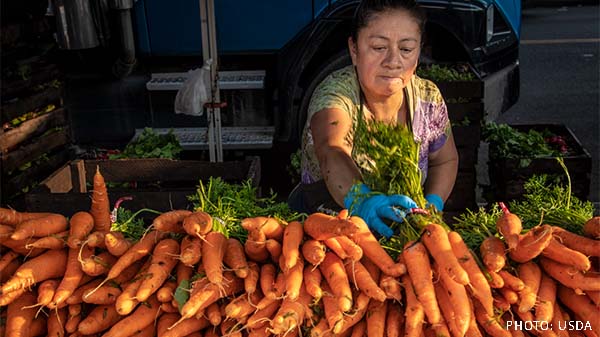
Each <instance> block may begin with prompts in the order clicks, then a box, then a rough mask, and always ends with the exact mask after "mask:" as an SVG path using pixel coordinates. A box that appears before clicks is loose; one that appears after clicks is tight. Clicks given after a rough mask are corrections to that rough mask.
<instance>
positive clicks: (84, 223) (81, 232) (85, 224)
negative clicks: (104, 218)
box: [67, 211, 94, 248]
mask: <svg viewBox="0 0 600 337" xmlns="http://www.w3.org/2000/svg"><path fill="white" fill-rule="evenodd" d="M92 229H94V218H93V217H92V215H91V214H90V213H88V212H83V211H82V212H77V213H75V214H73V216H71V219H70V220H69V239H68V240H67V245H68V246H69V247H70V248H79V246H81V244H82V242H83V241H85V239H86V237H87V236H88V235H89V234H90V232H91V231H92Z"/></svg>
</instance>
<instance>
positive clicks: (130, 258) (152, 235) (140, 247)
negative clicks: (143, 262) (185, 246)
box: [106, 231, 163, 280]
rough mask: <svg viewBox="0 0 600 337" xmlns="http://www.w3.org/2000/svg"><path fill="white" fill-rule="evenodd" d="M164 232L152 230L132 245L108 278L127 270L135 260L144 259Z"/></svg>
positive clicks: (111, 270)
mask: <svg viewBox="0 0 600 337" xmlns="http://www.w3.org/2000/svg"><path fill="white" fill-rule="evenodd" d="M162 236H163V234H161V233H159V232H157V231H150V232H148V233H146V235H144V236H143V237H142V238H141V239H140V241H138V242H137V243H136V244H134V245H133V246H131V247H130V248H129V250H127V252H125V254H123V255H121V256H120V257H119V259H118V260H117V262H116V263H115V264H114V265H113V266H112V268H110V271H109V272H108V275H107V277H106V280H110V279H113V278H115V277H117V276H119V274H120V273H121V272H122V271H123V270H125V268H127V267H129V266H130V265H132V264H133V263H134V262H136V261H138V260H140V259H142V258H143V257H145V256H147V255H148V254H150V252H152V250H153V249H154V246H155V245H156V243H157V242H158V241H160V239H161V238H162Z"/></svg>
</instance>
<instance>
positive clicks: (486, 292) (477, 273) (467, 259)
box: [448, 231, 494, 316]
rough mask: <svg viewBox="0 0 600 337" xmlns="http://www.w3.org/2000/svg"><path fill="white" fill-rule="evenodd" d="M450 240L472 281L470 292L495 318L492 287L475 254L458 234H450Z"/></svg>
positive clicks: (455, 253)
mask: <svg viewBox="0 0 600 337" xmlns="http://www.w3.org/2000/svg"><path fill="white" fill-rule="evenodd" d="M448 240H449V241H450V245H451V246H452V252H453V253H454V256H456V258H457V259H458V262H459V263H460V265H461V266H462V267H463V268H464V270H465V271H466V272H467V274H468V275H469V280H470V281H471V287H470V288H469V290H470V291H471V293H472V294H473V296H474V297H475V298H477V299H478V300H479V302H480V303H481V304H482V305H483V307H484V308H485V311H486V313H487V314H488V315H490V316H493V315H494V306H493V298H492V290H491V289H490V285H489V283H488V281H487V279H486V278H485V276H484V275H483V272H482V271H481V269H480V268H479V265H478V264H477V262H476V261H475V258H474V257H473V254H471V251H470V250H469V248H468V247H467V245H466V244H465V242H464V241H463V239H462V237H461V236H460V234H458V233H457V232H454V231H452V232H450V233H448Z"/></svg>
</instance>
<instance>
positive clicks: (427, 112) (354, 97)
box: [301, 66, 452, 184]
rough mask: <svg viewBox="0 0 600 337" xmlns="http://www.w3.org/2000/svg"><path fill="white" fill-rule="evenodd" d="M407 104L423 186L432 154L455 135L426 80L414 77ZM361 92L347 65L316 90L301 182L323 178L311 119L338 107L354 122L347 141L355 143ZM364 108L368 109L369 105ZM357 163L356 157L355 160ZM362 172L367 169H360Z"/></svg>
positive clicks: (435, 91) (440, 99) (436, 92)
mask: <svg viewBox="0 0 600 337" xmlns="http://www.w3.org/2000/svg"><path fill="white" fill-rule="evenodd" d="M404 90H405V91H404V94H405V99H407V102H408V111H409V114H410V124H409V125H411V126H412V132H413V135H414V139H415V141H416V142H417V143H419V144H420V152H419V168H420V169H421V172H422V178H423V180H422V183H424V182H425V178H426V177H427V167H428V157H429V153H431V152H435V151H437V150H439V149H440V148H441V147H442V146H443V145H444V144H445V143H446V140H447V139H448V137H450V135H451V133H452V127H451V125H450V120H449V119H448V110H447V108H446V104H445V103H444V99H443V97H442V95H441V93H440V91H439V89H438V88H437V86H436V85H435V84H434V83H433V82H431V81H429V80H426V79H422V78H420V77H418V76H416V75H414V76H413V77H412V79H411V81H410V82H409V84H408V85H407V86H406V88H405V89H404ZM360 105H361V100H360V90H359V84H358V79H357V77H356V72H355V70H354V67H353V66H347V67H345V68H342V69H340V70H337V71H335V72H333V73H331V74H330V75H329V76H327V77H326V78H325V79H324V80H323V82H321V83H320V84H319V85H318V86H317V88H316V89H315V91H314V93H313V95H312V98H311V101H310V104H309V107H308V114H307V119H306V125H305V126H304V131H303V133H302V149H301V155H302V161H301V174H302V176H301V182H302V183H303V184H311V183H314V182H317V181H319V180H321V179H323V178H322V175H321V169H320V168H319V161H318V160H317V156H316V153H315V149H314V142H313V137H312V132H311V129H310V119H311V118H312V116H313V115H314V114H315V113H316V112H318V111H320V110H323V109H325V108H336V109H341V110H343V111H346V112H347V113H348V115H350V118H351V119H352V128H351V130H350V132H349V133H348V135H347V136H346V138H347V139H346V141H347V142H348V143H349V144H352V139H353V137H354V133H355V131H356V129H357V128H358V119H359V118H361V117H360V116H362V115H361V112H360ZM363 109H364V110H367V107H366V105H363ZM353 159H354V161H355V162H356V163H357V165H359V164H358V162H359V161H357V158H353ZM359 168H360V169H361V170H364V168H362V167H360V166H359Z"/></svg>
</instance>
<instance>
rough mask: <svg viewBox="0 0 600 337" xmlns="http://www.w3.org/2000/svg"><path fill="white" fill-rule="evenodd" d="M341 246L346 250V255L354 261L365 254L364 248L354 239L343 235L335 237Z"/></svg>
mask: <svg viewBox="0 0 600 337" xmlns="http://www.w3.org/2000/svg"><path fill="white" fill-rule="evenodd" d="M335 239H336V240H337V241H338V242H339V244H340V246H341V247H342V248H343V249H344V251H345V252H346V255H347V256H348V257H349V258H350V260H352V261H359V260H360V259H361V258H362V256H363V250H362V248H360V246H359V245H357V244H356V243H355V242H354V241H352V240H350V238H349V237H347V236H345V235H342V236H338V237H336V238H335Z"/></svg>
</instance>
